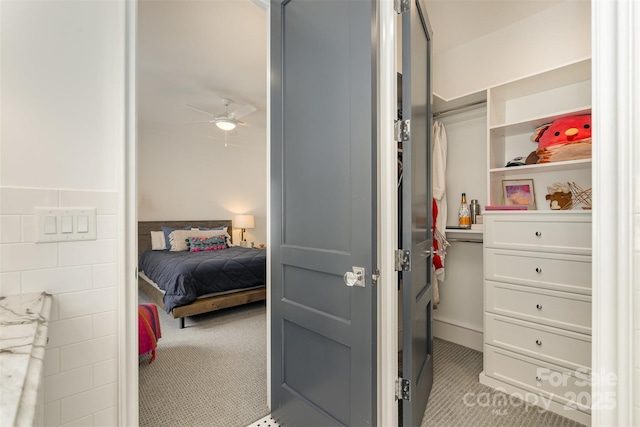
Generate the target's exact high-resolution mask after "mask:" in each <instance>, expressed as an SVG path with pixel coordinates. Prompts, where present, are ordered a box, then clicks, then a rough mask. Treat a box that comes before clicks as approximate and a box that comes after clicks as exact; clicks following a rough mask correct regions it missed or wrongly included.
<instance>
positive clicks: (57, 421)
mask: <svg viewBox="0 0 640 427" xmlns="http://www.w3.org/2000/svg"><path fill="white" fill-rule="evenodd" d="M117 204H118V202H117V193H116V192H108V191H77V190H67V189H36V188H15V187H0V295H10V294H17V293H27V292H41V291H45V292H48V293H50V294H52V295H53V305H52V309H51V322H50V325H49V343H48V345H47V350H46V355H45V363H44V420H45V425H47V426H115V425H117V330H116V327H117V310H118V308H117V306H116V301H117V295H116V234H117V215H116V213H117V207H118V206H117ZM92 206H95V207H96V208H97V214H98V217H97V227H98V230H97V237H98V238H97V240H94V241H89V242H61V243H34V240H35V238H34V236H35V230H34V226H35V216H34V208H35V207H92Z"/></svg>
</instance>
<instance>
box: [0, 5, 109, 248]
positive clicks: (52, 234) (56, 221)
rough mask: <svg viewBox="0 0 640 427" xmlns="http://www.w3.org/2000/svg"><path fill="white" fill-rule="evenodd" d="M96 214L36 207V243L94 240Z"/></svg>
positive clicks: (87, 209)
mask: <svg viewBox="0 0 640 427" xmlns="http://www.w3.org/2000/svg"><path fill="white" fill-rule="evenodd" d="M1 1H2V0H0V2H1ZM96 214H97V209H96V208H95V207H88V206H86V207H83V206H80V207H72V206H69V207H64V208H54V207H44V208H36V209H35V216H36V221H35V222H36V223H35V231H36V236H35V237H36V239H35V240H36V243H52V242H73V241H76V242H80V241H83V242H86V241H88V240H96V238H97V237H98V233H97V231H98V225H97V215H96Z"/></svg>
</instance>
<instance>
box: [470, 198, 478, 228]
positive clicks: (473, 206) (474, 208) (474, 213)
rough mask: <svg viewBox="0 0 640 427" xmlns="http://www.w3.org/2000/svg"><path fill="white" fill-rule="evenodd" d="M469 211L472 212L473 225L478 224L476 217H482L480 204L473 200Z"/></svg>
mask: <svg viewBox="0 0 640 427" xmlns="http://www.w3.org/2000/svg"><path fill="white" fill-rule="evenodd" d="M469 210H470V211H471V224H475V223H476V217H477V216H478V215H480V204H479V203H478V200H477V199H471V204H469Z"/></svg>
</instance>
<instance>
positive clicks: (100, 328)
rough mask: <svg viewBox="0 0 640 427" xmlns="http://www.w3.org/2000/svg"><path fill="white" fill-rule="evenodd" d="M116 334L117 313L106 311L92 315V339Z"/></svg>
mask: <svg viewBox="0 0 640 427" xmlns="http://www.w3.org/2000/svg"><path fill="white" fill-rule="evenodd" d="M117 332H118V312H117V311H115V310H114V311H107V312H104V313H99V314H94V315H93V337H94V338H99V337H104V336H106V335H113V334H115V333H117Z"/></svg>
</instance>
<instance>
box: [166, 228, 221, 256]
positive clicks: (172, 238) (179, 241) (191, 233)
mask: <svg viewBox="0 0 640 427" xmlns="http://www.w3.org/2000/svg"><path fill="white" fill-rule="evenodd" d="M222 231H224V230H198V229H195V228H192V229H191V230H174V231H172V232H171V234H169V250H170V251H172V252H176V251H186V250H189V248H188V246H187V239H188V238H189V237H213V236H222V237H223V238H224V237H226V236H225V234H226V233H222Z"/></svg>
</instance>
